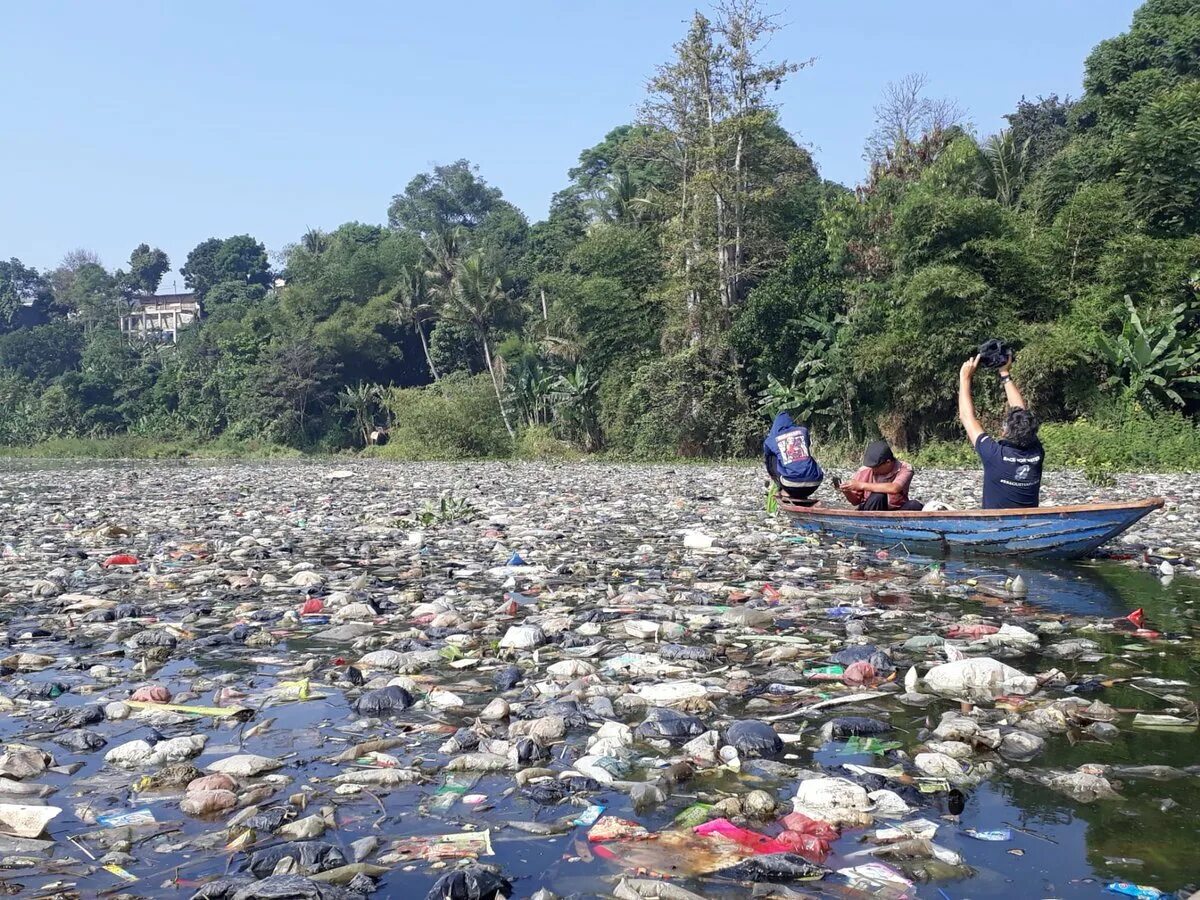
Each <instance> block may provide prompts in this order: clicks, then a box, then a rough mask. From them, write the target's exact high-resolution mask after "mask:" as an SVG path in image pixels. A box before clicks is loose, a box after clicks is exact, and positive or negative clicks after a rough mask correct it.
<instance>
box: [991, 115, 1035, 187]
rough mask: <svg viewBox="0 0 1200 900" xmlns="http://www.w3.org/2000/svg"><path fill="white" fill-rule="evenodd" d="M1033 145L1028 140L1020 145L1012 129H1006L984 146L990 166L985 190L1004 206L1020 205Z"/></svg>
mask: <svg viewBox="0 0 1200 900" xmlns="http://www.w3.org/2000/svg"><path fill="white" fill-rule="evenodd" d="M1030 141H1031V138H1026V139H1025V140H1024V141H1023V142H1022V143H1019V144H1018V143H1017V138H1016V135H1014V134H1013V129H1011V128H1006V129H1004V130H1003V131H1001V132H1000V133H999V134H994V135H992V136H991V137H990V138H988V139H987V141H986V142H985V143H984V145H983V155H984V158H985V159H986V160H987V163H988V171H987V176H986V178H985V185H984V189H985V191H986V192H987V193H988V194H990V195H991V196H993V197H995V198H996V200H998V201H999V202H1000V205H1001V206H1008V207H1013V206H1016V205H1017V200H1018V197H1019V195H1020V193H1021V189H1022V188H1023V187H1024V186H1025V179H1026V178H1027V177H1028V174H1029V146H1030Z"/></svg>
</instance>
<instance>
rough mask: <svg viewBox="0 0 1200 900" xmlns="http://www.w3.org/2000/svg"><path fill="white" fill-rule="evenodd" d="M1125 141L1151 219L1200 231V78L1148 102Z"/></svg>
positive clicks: (1132, 180) (1130, 178)
mask: <svg viewBox="0 0 1200 900" xmlns="http://www.w3.org/2000/svg"><path fill="white" fill-rule="evenodd" d="M1197 22H1198V25H1200V15H1198V16H1197ZM1197 34H1198V35H1200V27H1198V31H1197ZM1119 146H1120V148H1121V150H1120V152H1121V158H1122V160H1123V163H1124V166H1123V170H1122V173H1121V174H1122V177H1123V178H1124V179H1125V182H1126V184H1127V186H1128V193H1129V198H1130V200H1131V201H1132V202H1133V204H1134V206H1135V208H1137V210H1138V211H1139V212H1140V213H1141V214H1142V215H1143V216H1145V217H1146V219H1147V220H1148V221H1149V222H1150V224H1151V225H1153V226H1154V227H1155V228H1156V229H1158V230H1159V231H1161V232H1163V233H1166V234H1175V235H1183V234H1191V233H1195V232H1197V231H1200V79H1197V80H1196V81H1193V82H1191V83H1189V84H1184V85H1180V86H1179V87H1177V88H1175V89H1174V90H1171V91H1169V92H1167V93H1165V94H1163V95H1162V96H1160V97H1159V98H1158V99H1156V100H1155V101H1154V102H1152V103H1150V104H1148V105H1147V106H1146V107H1145V108H1144V109H1143V110H1142V111H1141V113H1140V114H1139V115H1138V117H1137V120H1136V122H1135V123H1134V128H1133V129H1131V130H1130V131H1129V132H1127V133H1126V134H1125V135H1124V137H1123V138H1122V140H1121V141H1120V143H1119Z"/></svg>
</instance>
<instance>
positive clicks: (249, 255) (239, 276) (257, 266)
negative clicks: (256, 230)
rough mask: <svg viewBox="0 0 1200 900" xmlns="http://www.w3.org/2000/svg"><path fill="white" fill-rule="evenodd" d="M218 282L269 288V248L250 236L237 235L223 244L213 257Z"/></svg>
mask: <svg viewBox="0 0 1200 900" xmlns="http://www.w3.org/2000/svg"><path fill="white" fill-rule="evenodd" d="M213 269H214V271H215V273H216V282H215V283H217V284H219V283H220V282H222V281H236V282H237V283H238V284H252V285H254V284H256V285H259V286H260V287H267V286H268V285H270V283H271V266H270V263H268V262H267V248H266V247H264V246H263V245H262V244H261V243H259V242H258V241H256V240H255V239H254V238H252V237H250V235H248V234H237V235H234V236H233V237H230V238H226V239H225V240H224V241H222V242H221V247H220V249H218V250H217V252H216V253H215V254H214V255H213Z"/></svg>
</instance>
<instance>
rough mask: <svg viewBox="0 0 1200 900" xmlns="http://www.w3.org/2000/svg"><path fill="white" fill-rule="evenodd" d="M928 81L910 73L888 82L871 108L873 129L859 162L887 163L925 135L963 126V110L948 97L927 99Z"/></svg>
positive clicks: (920, 75)
mask: <svg viewBox="0 0 1200 900" xmlns="http://www.w3.org/2000/svg"><path fill="white" fill-rule="evenodd" d="M928 86H929V77H928V76H927V75H925V74H924V73H923V72H911V73H909V74H908V75H905V76H904V77H903V78H901V79H900V80H899V81H889V82H888V84H887V87H885V88H884V89H883V98H882V99H881V100H880V101H879V103H877V104H876V105H875V129H874V130H873V131H872V132H871V134H870V135H869V136H868V137H867V143H866V147H865V148H864V149H863V159H864V160H866V161H867V162H868V163H869V164H871V165H879V164H885V163H887V162H888V161H889V160H890V159H891V158H892V157H893V156H895V155H896V154H897V153H904V152H907V151H908V150H909V148H911V147H912V146H913V145H914V144H916V143H917V142H918V141H920V140H921V138H922V137H924V136H925V135H926V134H930V133H931V132H936V131H945V130H946V129H947V128H950V127H951V126H953V125H965V124H967V123H966V110H964V109H963V108H962V107H961V106H960V105H959V103H958V101H956V100H952V99H950V98H949V97H940V98H934V97H928V96H926V88H927V87H928Z"/></svg>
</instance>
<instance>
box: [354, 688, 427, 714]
mask: <svg viewBox="0 0 1200 900" xmlns="http://www.w3.org/2000/svg"><path fill="white" fill-rule="evenodd" d="M414 702H416V701H414V700H413V696H412V694H410V693H409V692H408V691H406V690H405V689H404V688H402V687H400V686H399V685H395V684H392V685H388V686H387V687H384V688H379V689H378V690H374V691H367V692H366V693H365V694H363V695H362V696H361V697H359V698H358V702H357V703H355V704H354V710H355V712H357V713H359V714H360V715H364V716H381V715H385V714H387V713H392V712H403V711H404V710H406V709H408V708H409V707H410V706H412V705H413V703H414Z"/></svg>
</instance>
